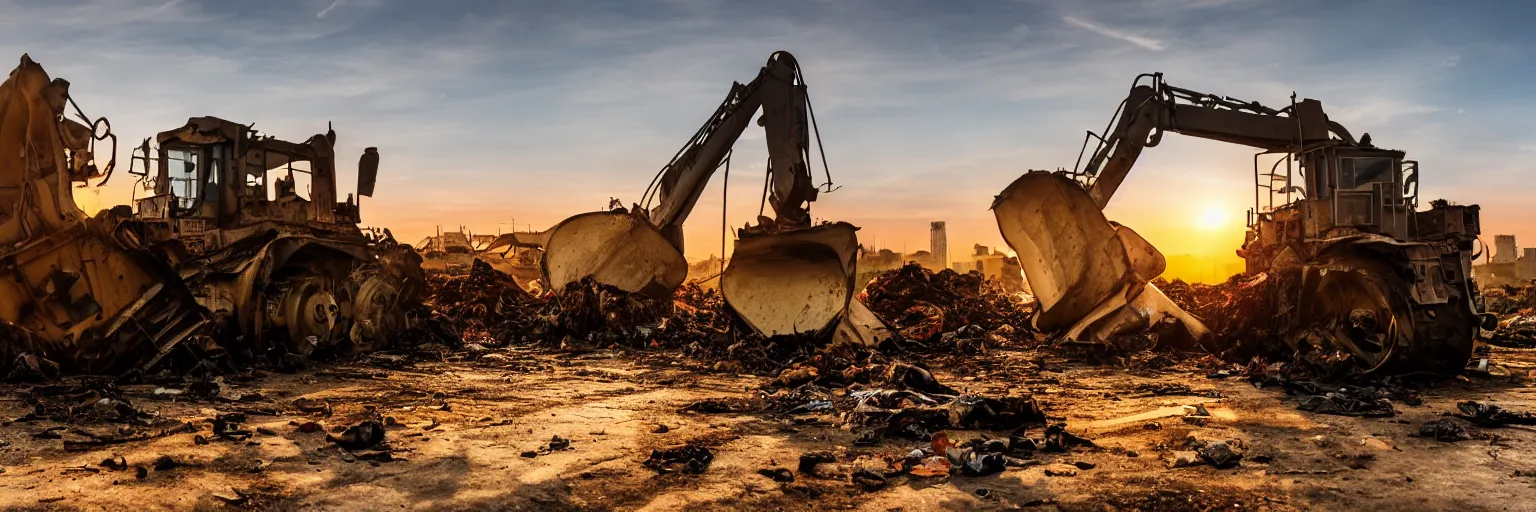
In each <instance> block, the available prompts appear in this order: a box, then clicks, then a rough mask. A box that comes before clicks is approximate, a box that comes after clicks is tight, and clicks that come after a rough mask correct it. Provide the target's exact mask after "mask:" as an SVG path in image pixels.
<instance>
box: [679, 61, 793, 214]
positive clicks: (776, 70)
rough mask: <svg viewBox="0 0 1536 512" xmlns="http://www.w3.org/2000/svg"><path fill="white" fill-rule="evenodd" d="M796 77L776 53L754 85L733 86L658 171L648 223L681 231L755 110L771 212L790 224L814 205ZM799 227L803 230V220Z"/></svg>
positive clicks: (790, 66) (787, 64)
mask: <svg viewBox="0 0 1536 512" xmlns="http://www.w3.org/2000/svg"><path fill="white" fill-rule="evenodd" d="M798 77H799V64H797V63H796V61H795V58H794V56H792V55H790V54H789V53H788V52H776V53H774V54H773V55H772V56H770V57H769V58H768V63H767V64H766V65H764V66H763V68H762V71H760V72H759V73H758V76H757V78H756V79H754V80H752V82H750V83H747V84H745V85H743V84H740V83H737V84H734V85H733V86H732V87H731V93H730V95H729V96H728V97H727V98H726V100H725V102H724V103H722V104H721V105H720V108H719V109H717V110H716V111H715V113H714V114H713V115H712V116H711V117H710V119H709V122H707V123H705V125H704V127H703V128H701V129H700V130H699V132H698V133H697V134H695V135H694V138H693V139H692V140H690V141H688V145H687V146H685V147H684V148H683V150H682V151H680V152H678V154H677V156H676V157H675V158H673V159H672V162H671V163H668V164H667V166H666V168H664V169H663V171H662V176H661V182H660V183H659V187H660V191H659V192H660V199H661V204H660V205H658V206H657V207H656V208H655V209H653V210H651V215H650V219H651V223H652V224H654V225H656V226H657V227H658V228H660V229H662V230H663V231H665V230H666V229H667V228H669V227H675V226H680V225H682V223H683V221H684V220H686V219H687V218H688V214H689V213H691V212H692V211H693V206H694V204H695V203H697V202H698V200H699V194H701V193H703V191H704V187H705V185H707V184H708V183H709V178H710V177H711V176H713V175H714V172H715V169H716V168H718V167H719V166H720V164H721V162H724V161H725V159H726V158H727V156H728V155H730V152H731V146H733V145H734V144H735V143H736V139H738V138H740V137H741V134H742V132H743V131H745V130H746V128H747V125H748V123H750V122H751V121H752V116H753V114H755V113H756V112H757V110H758V108H759V107H761V108H762V110H763V118H762V121H761V123H760V124H762V125H763V127H764V128H765V130H766V131H767V140H768V152H769V158H770V160H769V170H770V172H771V173H772V182H773V193H772V194H771V199H772V201H771V202H772V204H773V207H774V211H775V212H777V213H778V214H779V216H780V217H781V218H783V217H786V216H788V217H791V218H794V217H797V215H796V214H797V213H798V212H803V211H804V209H803V208H801V204H802V203H804V202H806V201H811V200H815V192H816V188H815V186H814V185H812V184H811V183H810V181H811V178H810V172H809V171H808V170H807V166H806V163H805V154H806V151H807V149H808V147H809V144H808V141H807V134H808V132H809V130H808V128H807V123H806V113H805V112H806V101H805V86H804V85H803V84H800V83H798V80H797V78H798ZM806 190H809V192H806ZM798 216H804V215H803V213H801V214H800V215H798ZM804 224H806V225H809V218H808V217H807V218H806V219H805V222H804Z"/></svg>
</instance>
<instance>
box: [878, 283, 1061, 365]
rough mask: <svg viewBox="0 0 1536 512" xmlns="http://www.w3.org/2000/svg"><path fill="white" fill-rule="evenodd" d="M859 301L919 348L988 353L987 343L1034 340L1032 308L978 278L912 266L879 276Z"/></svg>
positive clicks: (994, 284)
mask: <svg viewBox="0 0 1536 512" xmlns="http://www.w3.org/2000/svg"><path fill="white" fill-rule="evenodd" d="M859 300H860V301H861V302H863V303H864V304H866V305H868V306H869V309H870V311H873V312H874V313H875V315H876V316H878V317H880V318H881V319H883V320H885V321H886V322H887V323H889V324H891V327H893V328H895V329H897V330H898V332H899V333H900V334H901V337H902V339H903V341H905V342H906V343H907V344H909V345H910V346H911V347H913V348H915V349H920V350H925V351H938V350H944V351H948V350H956V349H958V350H960V351H962V352H966V351H974V350H979V349H982V348H984V347H985V344H984V343H983V341H986V342H990V343H992V344H994V345H997V344H1003V343H1013V342H1033V341H1035V333H1034V331H1033V330H1031V329H1030V328H1029V325H1030V321H1029V315H1030V314H1031V312H1032V306H1031V305H1029V304H1026V303H1025V302H1024V301H1023V300H1022V299H1020V298H1019V297H1018V296H1015V295H1012V294H1009V293H1007V292H1005V291H1004V289H1003V286H1002V284H1001V283H998V282H996V281H992V280H988V279H986V278H984V277H983V276H982V275H981V274H979V273H974V272H973V273H965V274H961V273H958V272H955V271H953V270H949V269H944V270H941V271H939V272H937V273H935V272H933V271H930V270H928V269H926V268H923V266H922V265H918V264H916V263H909V264H907V265H906V266H904V267H901V268H900V269H896V270H888V271H885V272H881V273H880V274H877V275H876V276H875V278H874V279H872V280H871V281H870V283H869V285H868V286H866V287H865V289H864V291H863V292H862V293H860V294H859Z"/></svg>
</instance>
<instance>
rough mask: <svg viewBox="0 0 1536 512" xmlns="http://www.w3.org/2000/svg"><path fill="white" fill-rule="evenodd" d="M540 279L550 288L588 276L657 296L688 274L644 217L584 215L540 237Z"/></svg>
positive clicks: (669, 293) (665, 295) (674, 250)
mask: <svg viewBox="0 0 1536 512" xmlns="http://www.w3.org/2000/svg"><path fill="white" fill-rule="evenodd" d="M543 242H544V259H543V262H542V263H541V266H542V267H543V268H542V269H543V273H544V279H545V280H546V281H548V282H549V285H550V287H551V288H552V289H553V291H555V292H557V293H558V292H560V291H561V290H564V289H565V287H566V285H569V284H571V283H575V282H577V281H580V280H582V279H583V278H585V277H587V276H592V278H593V279H594V280H596V281H597V282H598V283H602V284H606V285H610V286H613V287H616V288H619V289H621V290H624V291H627V292H631V293H642V294H645V295H649V296H651V297H655V298H658V299H667V298H671V296H672V291H673V290H676V289H677V287H678V286H679V285H681V284H683V280H684V279H685V278H687V277H688V261H687V260H685V259H683V254H682V253H681V252H678V250H677V248H676V247H673V246H672V244H671V243H669V242H667V239H666V238H665V237H663V236H662V235H661V232H660V231H658V230H657V229H656V228H655V227H654V226H652V225H651V223H650V221H649V220H647V219H646V218H645V217H643V216H639V215H632V214H629V213H624V212H591V213H583V214H580V215H577V216H575V217H571V218H569V219H565V220H564V221H562V222H560V223H559V224H556V225H555V227H553V228H551V229H550V231H548V232H547V236H546V237H545V239H544V241H543Z"/></svg>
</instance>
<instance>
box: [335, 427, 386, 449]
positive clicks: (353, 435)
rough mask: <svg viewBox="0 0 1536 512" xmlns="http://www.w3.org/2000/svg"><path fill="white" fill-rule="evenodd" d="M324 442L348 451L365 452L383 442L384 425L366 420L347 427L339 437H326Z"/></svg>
mask: <svg viewBox="0 0 1536 512" xmlns="http://www.w3.org/2000/svg"><path fill="white" fill-rule="evenodd" d="M325 440H326V441H329V442H331V443H334V444H335V445H336V446H340V447H342V448H345V449H348V450H365V449H368V448H372V447H374V446H378V445H379V443H382V442H384V425H383V424H380V423H379V422H377V421H374V420H367V421H363V422H361V423H358V424H356V425H352V426H350V427H347V428H346V430H343V431H342V432H341V435H334V436H333V435H326V436H325Z"/></svg>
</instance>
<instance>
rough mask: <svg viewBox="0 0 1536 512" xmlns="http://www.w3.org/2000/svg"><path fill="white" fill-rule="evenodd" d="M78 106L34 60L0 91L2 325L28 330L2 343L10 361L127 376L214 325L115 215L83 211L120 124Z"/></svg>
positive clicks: (109, 166) (106, 172)
mask: <svg viewBox="0 0 1536 512" xmlns="http://www.w3.org/2000/svg"><path fill="white" fill-rule="evenodd" d="M72 103H73V102H72V100H71V99H70V98H69V82H67V81H65V80H63V79H57V80H50V79H49V77H48V74H47V72H46V71H44V70H43V68H42V66H40V65H38V64H37V63H35V62H33V61H32V60H31V59H30V58H29V57H27V56H26V55H23V56H22V58H21V64H20V65H19V66H18V67H17V68H16V69H15V70H14V71H12V72H11V74H10V77H9V78H7V79H6V81H5V83H4V84H3V85H0V108H3V111H0V155H3V156H0V196H3V203H4V204H7V205H9V207H8V208H7V209H6V210H5V211H3V212H0V215H3V216H4V217H3V218H4V221H3V223H0V246H3V247H4V249H0V272H3V273H4V274H5V275H6V276H7V277H6V278H4V279H0V320H4V321H5V322H6V323H7V324H10V327H11V329H12V330H16V331H18V332H17V333H16V335H15V336H8V337H7V338H8V339H6V340H4V342H3V343H4V344H3V345H0V355H3V356H4V358H5V360H4V361H0V364H8V363H10V361H11V359H13V358H14V357H15V356H16V355H18V354H20V353H30V354H34V355H40V356H41V357H45V358H48V359H53V360H56V361H59V362H60V363H62V364H63V365H64V366H65V368H66V369H68V370H74V371H85V372H96V371H108V370H114V369H121V368H124V367H129V366H132V365H134V364H137V363H140V362H143V361H145V360H146V359H149V358H151V357H154V356H155V354H157V353H161V352H163V351H164V350H166V349H168V348H169V347H173V346H174V345H175V344H176V343H177V342H179V341H181V340H182V339H184V338H185V337H187V336H188V335H189V334H190V333H191V332H192V331H193V330H194V329H197V328H198V327H200V326H201V325H202V324H203V322H205V321H206V317H205V315H204V314H203V312H202V311H201V310H200V308H197V307H196V305H195V304H193V303H192V301H191V298H190V296H189V295H188V294H187V293H186V290H185V289H184V288H182V287H181V286H180V283H179V282H175V281H170V282H168V279H167V277H168V276H171V277H173V276H174V274H170V273H169V269H167V268H166V267H165V266H164V265H163V264H162V263H161V262H160V261H157V260H156V258H154V257H153V256H151V255H150V254H149V253H147V252H145V251H143V250H141V249H139V248H138V247H135V246H134V244H133V239H132V235H131V234H129V233H126V232H124V231H123V230H122V229H121V225H120V224H119V223H118V221H120V220H121V219H120V218H119V217H118V216H117V215H114V214H113V213H112V212H103V214H102V215H99V216H97V217H90V216H88V215H86V213H85V212H83V211H81V210H80V209H79V207H77V206H76V204H75V201H74V196H73V184H74V183H76V182H86V181H87V180H89V179H92V178H96V177H101V176H106V175H110V172H111V170H112V168H113V163H115V161H114V162H109V163H108V164H107V165H106V168H105V169H102V170H100V171H98V169H97V168H96V166H95V163H94V162H93V160H92V153H93V151H92V150H93V149H94V147H93V146H94V143H95V142H96V141H97V140H106V139H108V137H110V127H107V126H106V124H105V122H104V121H103V120H98V121H96V122H93V123H92V126H91V127H85V126H83V125H81V124H79V123H76V122H75V121H73V120H70V119H68V118H66V117H65V116H64V115H65V107H66V105H68V104H72ZM76 112H78V109H77V110H76ZM81 118H82V120H85V121H87V122H90V121H89V120H88V119H86V118H84V117H83V116H81ZM98 128H100V129H104V130H106V131H105V132H104V133H103V132H101V131H100V130H99V129H98ZM112 140H115V138H113V139H112ZM114 149H115V148H114ZM109 154H110V153H109Z"/></svg>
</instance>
